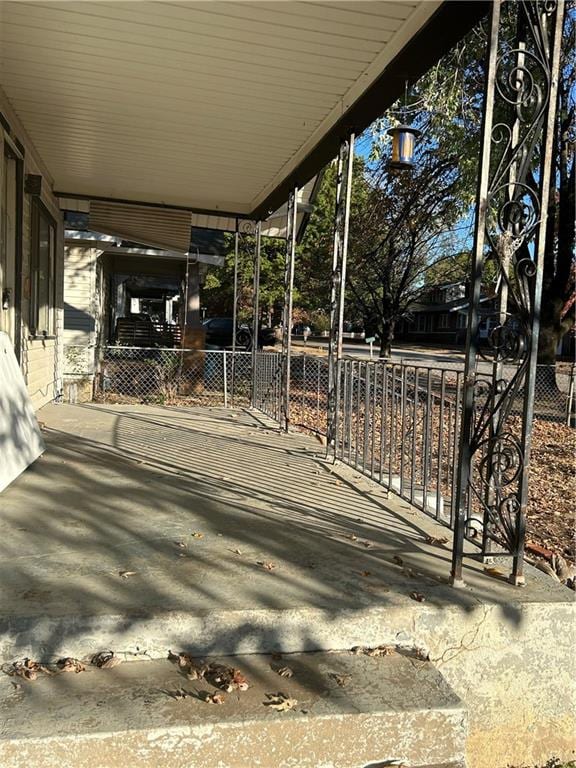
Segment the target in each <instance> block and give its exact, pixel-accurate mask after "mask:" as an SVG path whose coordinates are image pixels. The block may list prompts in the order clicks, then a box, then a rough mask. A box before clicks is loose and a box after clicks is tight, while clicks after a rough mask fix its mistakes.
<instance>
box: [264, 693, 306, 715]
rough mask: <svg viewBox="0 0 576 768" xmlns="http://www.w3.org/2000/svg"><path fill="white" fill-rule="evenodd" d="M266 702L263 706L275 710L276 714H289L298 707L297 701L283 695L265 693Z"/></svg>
mask: <svg viewBox="0 0 576 768" xmlns="http://www.w3.org/2000/svg"><path fill="white" fill-rule="evenodd" d="M266 696H267V697H268V700H267V701H264V702H263V704H264V706H265V707H270V709H274V710H276V712H289V711H290V710H293V709H295V708H296V707H297V706H298V699H293V698H290V697H289V696H286V694H285V693H267V694H266Z"/></svg>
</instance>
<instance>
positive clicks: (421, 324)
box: [416, 314, 428, 331]
mask: <svg viewBox="0 0 576 768" xmlns="http://www.w3.org/2000/svg"><path fill="white" fill-rule="evenodd" d="M427 320H428V318H427V316H426V315H423V314H422V315H418V316H417V321H416V322H417V324H416V328H417V329H418V330H419V331H426V330H427V328H426V326H427V325H428V323H427V322H426V321H427Z"/></svg>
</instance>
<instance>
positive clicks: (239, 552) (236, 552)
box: [232, 549, 242, 555]
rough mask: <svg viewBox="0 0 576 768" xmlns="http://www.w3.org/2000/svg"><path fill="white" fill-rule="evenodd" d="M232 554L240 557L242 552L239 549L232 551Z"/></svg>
mask: <svg viewBox="0 0 576 768" xmlns="http://www.w3.org/2000/svg"><path fill="white" fill-rule="evenodd" d="M232 552H234V554H235V555H241V554H242V552H241V551H240V550H239V549H233V550H232Z"/></svg>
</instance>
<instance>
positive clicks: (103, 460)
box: [0, 405, 565, 658]
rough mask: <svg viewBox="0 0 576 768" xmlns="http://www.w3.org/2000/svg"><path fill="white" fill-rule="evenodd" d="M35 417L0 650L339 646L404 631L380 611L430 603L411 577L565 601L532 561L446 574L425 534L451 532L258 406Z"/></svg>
mask: <svg viewBox="0 0 576 768" xmlns="http://www.w3.org/2000/svg"><path fill="white" fill-rule="evenodd" d="M39 418H40V420H41V421H42V422H43V424H44V435H45V438H46V444H47V450H46V453H45V454H44V456H43V457H42V458H41V459H40V460H39V461H38V462H36V464H35V465H34V466H33V467H31V468H30V469H29V470H28V471H27V472H26V473H25V474H23V475H22V476H21V477H20V478H19V479H18V480H17V481H16V482H15V483H14V484H13V485H12V486H11V487H10V488H9V489H8V490H7V491H6V492H5V494H4V495H3V497H2V508H3V513H2V519H1V521H0V540H1V541H2V544H1V549H2V558H1V561H2V565H1V571H0V573H1V577H2V581H1V583H2V586H3V588H2V591H1V596H0V615H1V616H2V617H10V622H9V625H10V626H9V627H8V628H7V631H5V632H4V633H3V638H2V639H3V648H2V649H1V650H2V656H3V658H6V657H7V656H10V655H14V653H15V652H16V653H20V652H32V651H34V650H35V651H36V653H38V650H39V648H38V645H40V650H41V651H42V653H43V654H45V655H48V656H52V655H54V654H58V653H71V652H72V651H73V650H74V652H77V651H79V650H80V649H79V648H75V645H76V643H75V640H76V637H79V638H81V639H82V642H85V641H86V634H87V633H88V635H89V636H90V637H91V639H92V640H93V642H95V643H96V644H98V642H100V643H104V644H105V645H109V644H110V642H111V641H113V640H116V635H117V633H118V632H119V633H121V635H122V638H123V641H124V643H126V642H127V641H128V643H129V645H130V646H131V650H135V646H138V648H139V649H140V650H146V651H147V653H148V654H150V655H152V656H158V655H160V656H162V655H164V654H165V649H166V644H167V643H168V644H169V643H177V642H180V643H182V642H186V644H187V645H188V646H189V647H190V648H191V649H192V650H194V647H195V646H198V647H201V650H202V651H203V652H210V651H215V652H218V653H220V652H226V653H238V652H242V653H247V652H255V651H258V650H267V651H269V650H274V649H282V650H285V651H289V650H306V649H316V648H344V647H350V645H351V644H353V642H352V641H356V642H358V643H363V644H367V643H369V642H371V641H373V642H383V640H386V641H392V640H394V638H392V637H387V638H383V637H382V632H383V627H382V622H381V612H382V610H384V609H385V610H390V609H391V608H392V607H395V608H402V609H403V610H405V611H408V612H411V611H416V612H419V613H421V612H422V606H423V605H424V604H423V603H422V604H420V603H417V602H415V601H414V600H413V599H412V598H411V597H410V594H411V593H413V592H415V591H416V592H418V593H419V594H422V595H423V596H424V598H425V604H426V605H427V606H428V605H435V606H438V607H442V608H445V609H453V608H454V607H455V606H456V607H458V608H459V609H464V610H471V609H472V608H474V607H476V606H477V605H478V602H484V601H488V602H489V603H495V604H500V605H502V606H503V607H504V606H505V610H506V611H508V612H509V613H510V618H511V619H512V620H514V611H515V610H518V608H515V607H514V605H515V604H516V605H517V604H518V602H521V603H524V602H526V601H528V602H529V601H536V602H540V601H546V602H548V601H554V600H564V599H565V590H563V589H560V588H558V587H557V586H556V585H555V584H554V583H553V582H552V581H550V580H549V579H547V578H546V577H544V576H543V575H541V574H539V573H538V572H536V571H531V572H530V573H529V577H528V587H527V588H526V589H523V590H519V589H515V588H513V587H511V586H509V585H508V584H507V583H506V581H505V580H504V578H503V579H502V580H499V579H493V578H489V577H487V576H486V574H485V573H483V572H482V567H481V566H480V565H479V564H478V565H476V564H475V565H472V566H470V567H468V568H467V572H466V580H467V583H468V585H469V586H468V588H467V589H465V590H454V589H453V588H451V587H449V586H448V585H447V583H446V581H447V576H448V573H449V568H450V552H449V549H448V546H449V544H447V545H445V546H433V545H430V544H427V543H426V540H425V539H426V536H428V535H430V534H431V535H433V536H436V537H442V536H446V535H448V537H449V535H450V532H449V531H447V530H446V529H444V528H442V527H440V526H437V525H436V524H435V523H434V522H433V521H431V520H428V519H427V518H426V517H425V516H424V515H422V514H421V513H419V512H417V511H415V510H414V509H411V508H410V507H409V505H408V504H406V503H405V502H403V501H401V500H399V499H397V498H396V497H391V498H387V494H386V492H385V491H384V490H383V489H380V488H379V487H377V486H376V485H375V484H374V483H371V482H369V481H367V480H365V479H364V478H362V477H360V476H359V475H358V474H357V473H355V472H353V471H352V470H349V469H348V468H345V467H338V468H336V467H333V466H332V465H330V464H328V463H326V462H325V461H324V459H323V449H322V447H321V446H320V444H319V443H318V442H317V441H316V440H314V439H313V438H310V437H308V436H305V435H302V434H290V435H282V434H281V433H279V432H278V431H276V430H275V429H274V426H273V424H272V423H271V422H269V421H268V420H267V419H265V418H264V417H260V415H258V414H256V413H249V412H244V411H235V412H234V411H226V410H224V409H197V410H178V409H168V408H161V407H150V406H102V405H50V406H47V407H45V408H44V409H43V410H42V411H41V412H40V416H39ZM262 564H264V565H262ZM267 564H270V565H271V566H272V568H271V570H268V565H267ZM126 572H128V574H130V575H127V574H126ZM122 574H124V575H122ZM279 611H282V612H283V614H282V615H283V617H284V618H285V619H286V621H285V623H284V624H283V626H280V625H279V622H278V621H277V619H278V612H279ZM320 616H322V620H321V621H319V617H320ZM336 619H337V621H336ZM406 639H407V638H406ZM30 642H32V643H33V644H34V646H35V647H31V648H29V647H28V646H29V644H30ZM10 646H13V647H10ZM71 646H74V648H73V647H71Z"/></svg>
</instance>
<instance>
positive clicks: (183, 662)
mask: <svg viewBox="0 0 576 768" xmlns="http://www.w3.org/2000/svg"><path fill="white" fill-rule="evenodd" d="M168 661H172V662H174V663H175V664H177V665H178V666H179V667H189V666H191V665H193V664H194V660H193V658H192V656H190V654H188V653H173V652H172V651H168Z"/></svg>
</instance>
